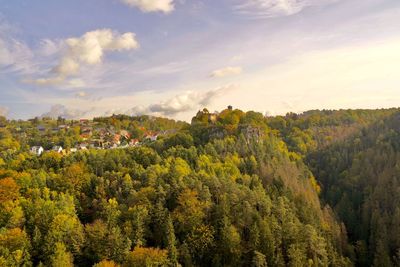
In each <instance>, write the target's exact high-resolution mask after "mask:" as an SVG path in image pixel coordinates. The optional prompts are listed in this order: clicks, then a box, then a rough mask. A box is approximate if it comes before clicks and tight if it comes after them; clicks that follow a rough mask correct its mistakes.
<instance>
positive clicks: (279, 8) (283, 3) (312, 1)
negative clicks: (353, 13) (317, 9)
mask: <svg viewBox="0 0 400 267" xmlns="http://www.w3.org/2000/svg"><path fill="white" fill-rule="evenodd" d="M336 1H339V0H245V1H244V2H242V3H241V4H238V5H236V6H235V7H234V8H235V10H236V11H237V12H238V13H239V14H245V15H249V16H255V17H261V18H263V17H264V18H270V17H280V16H290V15H294V14H296V13H299V12H301V11H302V10H303V9H304V8H306V7H310V6H321V5H326V4H329V3H333V2H336Z"/></svg>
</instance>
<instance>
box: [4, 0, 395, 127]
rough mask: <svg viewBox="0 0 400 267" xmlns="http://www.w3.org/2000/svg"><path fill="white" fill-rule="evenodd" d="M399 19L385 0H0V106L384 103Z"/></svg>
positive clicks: (286, 108)
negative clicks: (37, 0) (35, 0)
mask: <svg viewBox="0 0 400 267" xmlns="http://www.w3.org/2000/svg"><path fill="white" fill-rule="evenodd" d="M399 24H400V2H398V1H395V0H366V1H361V0H348V1H344V0H321V1H315V0H307V1H306V0H301V1H295V2H294V1H291V0H279V1H278V0H223V1H218V2H215V1H209V0H207V1H196V2H194V1H182V0H159V1H136V0H87V1H85V2H83V3H82V1H78V0H73V1H57V3H55V2H54V1H50V0H45V1H40V2H39V3H38V2H33V1H24V0H15V1H12V2H10V1H8V2H7V1H0V86H1V89H0V115H4V116H6V117H7V118H9V119H29V118H34V117H40V116H51V117H58V116H60V117H65V118H67V119H70V118H75V119H77V118H93V117H100V116H110V115H112V114H114V113H115V114H125V115H131V116H134V115H141V114H146V115H153V116H159V117H166V118H171V119H175V120H182V121H190V119H191V117H192V115H193V114H195V112H197V110H199V109H201V108H202V107H203V106H208V107H209V110H210V111H211V110H222V109H223V108H225V107H226V106H227V104H226V103H229V104H231V105H232V106H234V107H235V108H238V109H241V110H245V111H246V110H254V111H258V112H261V113H263V114H266V113H268V114H270V115H284V114H286V113H288V112H295V113H301V112H305V111H308V110H325V109H327V110H332V109H333V110H338V109H381V108H393V107H397V106H399V104H398V103H400V91H399V90H398V88H399V86H400V77H399V75H398V73H397V70H398V69H400V50H399V49H398V47H400V28H399V27H397V25H399ZM371 25H374V27H371Z"/></svg>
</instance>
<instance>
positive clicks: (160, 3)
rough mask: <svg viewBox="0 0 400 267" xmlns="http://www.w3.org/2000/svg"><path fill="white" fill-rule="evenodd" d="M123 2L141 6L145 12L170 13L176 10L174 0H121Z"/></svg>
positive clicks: (137, 6) (132, 5)
mask: <svg viewBox="0 0 400 267" xmlns="http://www.w3.org/2000/svg"><path fill="white" fill-rule="evenodd" d="M121 1H122V3H124V4H126V5H128V6H131V7H136V8H139V9H140V10H141V11H143V12H146V13H147V12H164V13H170V12H172V11H173V10H174V0H121Z"/></svg>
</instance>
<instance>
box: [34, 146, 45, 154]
mask: <svg viewBox="0 0 400 267" xmlns="http://www.w3.org/2000/svg"><path fill="white" fill-rule="evenodd" d="M43 152H44V149H43V147H42V146H33V147H31V153H32V154H35V155H36V156H40V155H42V153H43Z"/></svg>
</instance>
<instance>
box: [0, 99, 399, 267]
mask: <svg viewBox="0 0 400 267" xmlns="http://www.w3.org/2000/svg"><path fill="white" fill-rule="evenodd" d="M399 131H400V110H398V109H386V110H340V111H309V112H305V113H302V114H294V113H289V114H287V115H286V116H275V117H266V116H264V115H263V114H261V113H257V112H253V111H249V112H243V111H241V110H237V109H233V108H232V107H228V108H227V109H225V110H223V111H221V112H218V113H217V112H216V113H211V112H209V111H208V110H206V109H204V110H202V111H199V112H198V113H197V114H196V116H194V117H193V119H192V121H191V123H190V124H188V123H185V122H179V121H173V120H169V119H163V118H155V117H151V116H139V117H130V116H124V115H118V116H112V117H107V118H95V119H93V120H90V121H86V120H85V121H69V120H65V119H63V118H58V119H57V120H53V119H50V118H35V119H32V120H28V121H15V120H6V119H5V118H4V117H0V266H97V267H100V266H102V267H105V266H293V267H300V266H310V267H311V266H338V267H339V266H376V267H378V266H379V267H380V266H383V267H385V266H388V267H389V266H400V179H399V177H400V154H399V152H398V151H400V132H399ZM112 144H114V145H112ZM117 144H118V145H117ZM39 146H40V147H42V148H43V149H44V152H43V153H36V152H35V153H33V152H32V148H33V147H39ZM61 146H62V147H63V148H64V149H63V151H62V152H61V150H55V149H52V147H61ZM83 148H84V149H83ZM35 151H36V150H35Z"/></svg>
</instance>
